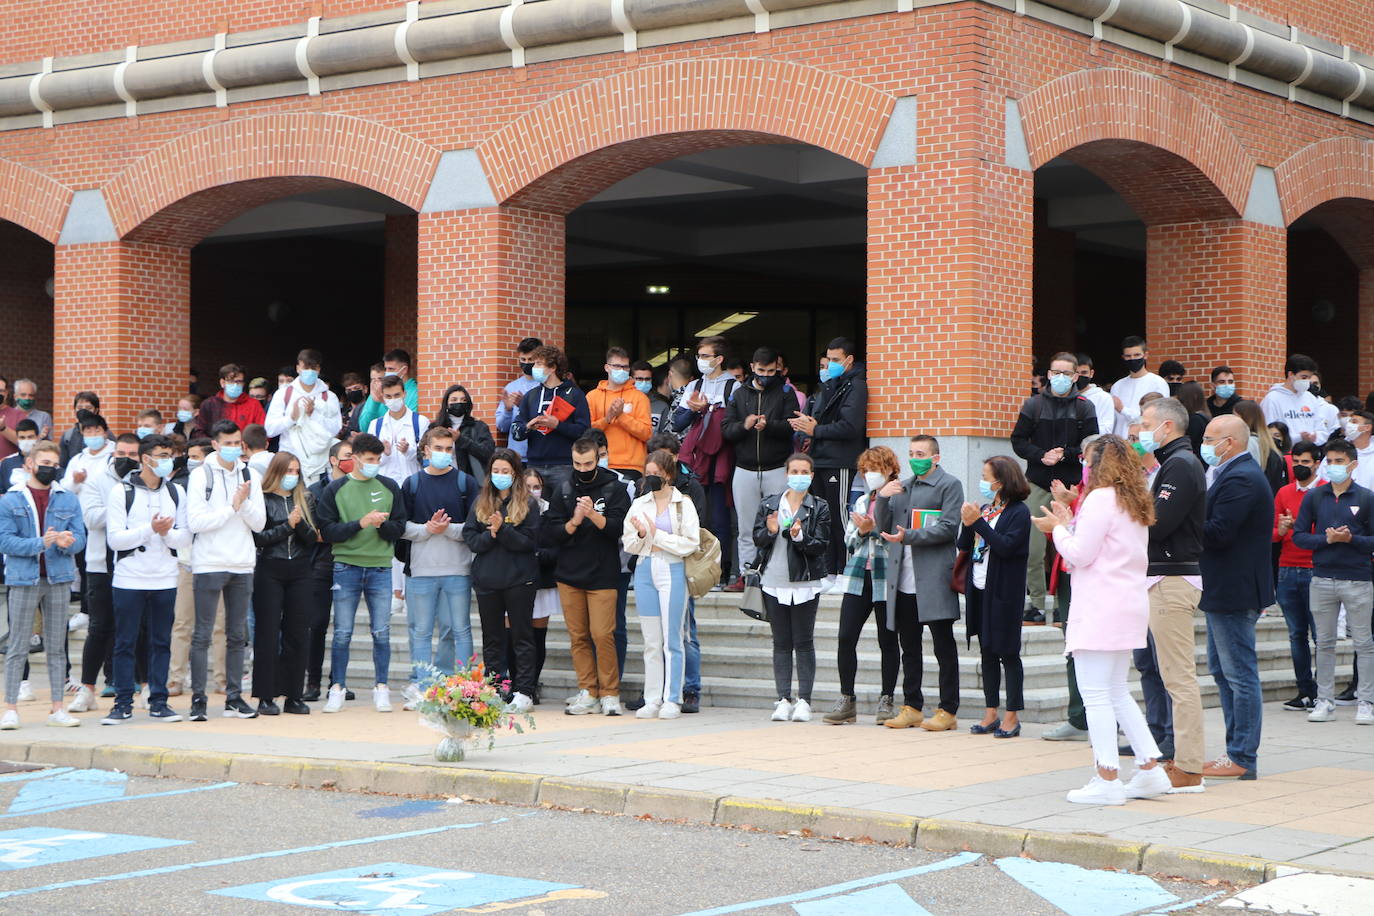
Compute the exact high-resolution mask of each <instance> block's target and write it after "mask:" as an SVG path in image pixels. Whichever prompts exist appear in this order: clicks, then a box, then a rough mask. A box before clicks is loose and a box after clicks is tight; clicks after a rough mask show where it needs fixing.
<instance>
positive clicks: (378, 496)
mask: <svg viewBox="0 0 1374 916" xmlns="http://www.w3.org/2000/svg"><path fill="white" fill-rule="evenodd" d="M372 501H373V502H374V503H379V502H381V501H382V494H380V493H378V494H376V495H374V496H373V497H372Z"/></svg>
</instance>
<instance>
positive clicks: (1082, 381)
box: [1074, 375, 1093, 391]
mask: <svg viewBox="0 0 1374 916" xmlns="http://www.w3.org/2000/svg"><path fill="white" fill-rule="evenodd" d="M1092 383H1093V380H1092V379H1091V378H1089V377H1088V376H1086V375H1080V376H1079V377H1078V378H1077V380H1075V381H1074V385H1076V386H1077V387H1078V390H1079V391H1082V390H1083V389H1085V388H1087V387H1088V386H1089V385H1091V384H1092Z"/></svg>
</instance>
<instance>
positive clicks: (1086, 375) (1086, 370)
mask: <svg viewBox="0 0 1374 916" xmlns="http://www.w3.org/2000/svg"><path fill="white" fill-rule="evenodd" d="M1076 358H1077V360H1078V378H1077V379H1076V380H1075V381H1074V387H1075V388H1077V389H1078V393H1079V394H1080V395H1082V396H1083V397H1084V398H1086V399H1087V401H1088V403H1089V404H1091V405H1093V410H1094V411H1095V412H1096V413H1097V434H1098V435H1102V436H1105V435H1107V434H1108V433H1110V432H1111V431H1112V429H1113V427H1115V425H1116V405H1115V404H1113V403H1112V396H1111V395H1110V394H1108V393H1107V392H1105V391H1103V390H1102V388H1101V387H1099V386H1098V385H1097V383H1096V382H1095V381H1094V380H1093V377H1094V376H1095V375H1096V374H1097V370H1096V369H1094V368H1093V360H1092V357H1091V356H1089V355H1088V354H1086V353H1079V354H1077V355H1076Z"/></svg>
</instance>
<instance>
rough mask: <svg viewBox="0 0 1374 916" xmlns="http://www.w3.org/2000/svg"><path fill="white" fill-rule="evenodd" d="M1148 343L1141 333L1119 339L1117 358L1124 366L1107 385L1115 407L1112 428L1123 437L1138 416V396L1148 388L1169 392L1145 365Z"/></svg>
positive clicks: (1165, 394)
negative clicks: (1114, 419) (1116, 378)
mask: <svg viewBox="0 0 1374 916" xmlns="http://www.w3.org/2000/svg"><path fill="white" fill-rule="evenodd" d="M1149 355H1150V345H1149V344H1148V343H1147V342H1146V341H1145V338H1143V337H1137V336H1134V335H1132V336H1130V337H1127V338H1125V339H1124V340H1122V341H1121V362H1122V364H1123V365H1124V366H1125V367H1126V375H1125V377H1124V378H1121V379H1118V380H1117V381H1116V382H1115V383H1114V384H1113V385H1112V388H1111V393H1112V399H1113V400H1112V403H1113V406H1115V408H1116V422H1115V424H1114V425H1113V427H1112V431H1113V432H1114V433H1116V435H1118V436H1120V437H1121V438H1123V439H1125V438H1126V434H1127V431H1128V430H1129V429H1130V427H1131V424H1132V423H1135V422H1136V421H1138V420H1139V419H1140V399H1141V398H1142V397H1144V396H1145V395H1146V394H1148V393H1149V392H1151V391H1157V392H1159V396H1160V397H1168V396H1169V383H1168V382H1166V381H1164V379H1162V378H1160V377H1159V376H1158V375H1155V374H1154V373H1153V372H1151V371H1150V370H1149V369H1148V368H1147V367H1146V360H1147V358H1148V357H1149Z"/></svg>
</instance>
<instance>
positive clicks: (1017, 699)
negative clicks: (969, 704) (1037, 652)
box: [983, 650, 1026, 712]
mask: <svg viewBox="0 0 1374 916" xmlns="http://www.w3.org/2000/svg"><path fill="white" fill-rule="evenodd" d="M1003 668H1005V669H1006V671H1007V712H1020V711H1021V710H1023V709H1025V708H1026V701H1025V699H1024V697H1022V695H1021V686H1022V683H1023V682H1024V681H1025V675H1024V672H1023V669H1022V667H1021V656H1020V655H1019V654H1017V655H996V654H994V653H992V652H988V651H987V650H984V651H983V702H984V704H985V705H986V706H987V707H988V709H996V708H997V707H998V706H999V705H1000V704H1001V699H1000V694H1001V688H1002V669H1003Z"/></svg>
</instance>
